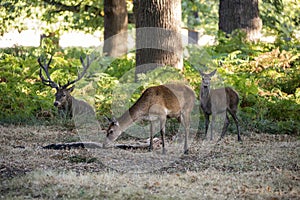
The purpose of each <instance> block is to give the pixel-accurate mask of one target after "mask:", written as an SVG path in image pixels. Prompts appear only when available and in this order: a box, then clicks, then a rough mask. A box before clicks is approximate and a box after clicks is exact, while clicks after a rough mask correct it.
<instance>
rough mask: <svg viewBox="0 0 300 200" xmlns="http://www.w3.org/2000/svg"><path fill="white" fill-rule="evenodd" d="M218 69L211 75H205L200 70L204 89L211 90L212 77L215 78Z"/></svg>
mask: <svg viewBox="0 0 300 200" xmlns="http://www.w3.org/2000/svg"><path fill="white" fill-rule="evenodd" d="M216 71H217V70H216V69H215V70H214V71H212V72H211V73H209V74H205V73H203V72H202V71H201V70H199V72H200V75H201V77H202V86H203V87H204V88H209V87H210V80H211V77H213V76H214V75H215V74H216Z"/></svg>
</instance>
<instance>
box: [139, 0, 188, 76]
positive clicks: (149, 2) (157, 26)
mask: <svg viewBox="0 0 300 200" xmlns="http://www.w3.org/2000/svg"><path fill="white" fill-rule="evenodd" d="M134 13H135V19H136V30H137V31H136V49H137V50H136V78H137V76H138V74H140V73H145V72H147V71H149V70H151V69H154V68H156V67H158V66H162V65H170V66H173V67H176V68H179V69H182V67H183V63H182V41H181V1H180V0H135V1H134Z"/></svg>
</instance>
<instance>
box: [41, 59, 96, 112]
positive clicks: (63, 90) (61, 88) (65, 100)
mask: <svg viewBox="0 0 300 200" xmlns="http://www.w3.org/2000/svg"><path fill="white" fill-rule="evenodd" d="M51 61H52V56H51V58H50V60H49V61H48V63H46V60H44V63H42V61H41V56H40V57H39V58H38V63H39V65H40V73H39V75H40V78H41V79H42V82H43V84H44V85H47V86H50V87H51V88H55V89H56V93H55V101H54V106H55V107H57V108H58V109H59V110H70V105H71V102H72V98H73V97H72V96H71V92H72V91H73V90H74V88H75V85H73V86H71V87H69V86H70V85H72V84H74V83H76V82H77V81H79V80H80V79H81V78H82V77H83V76H84V74H85V73H86V71H87V69H88V68H89V66H90V64H91V62H92V61H91V60H90V58H89V57H88V56H87V63H86V64H85V63H84V60H83V58H82V57H80V61H81V64H82V66H83V71H82V72H81V73H80V74H78V77H77V79H75V80H73V81H68V82H67V83H66V84H64V85H60V84H57V83H55V82H54V81H53V80H52V79H51V77H50V74H49V71H48V70H49V66H50V64H51ZM42 70H43V71H44V72H45V74H46V77H47V78H45V77H44V76H43V73H42Z"/></svg>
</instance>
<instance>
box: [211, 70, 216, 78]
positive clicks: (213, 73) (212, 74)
mask: <svg viewBox="0 0 300 200" xmlns="http://www.w3.org/2000/svg"><path fill="white" fill-rule="evenodd" d="M216 72H217V69H215V70H214V71H212V72H211V73H210V74H209V76H210V77H212V76H214V75H215V74H216Z"/></svg>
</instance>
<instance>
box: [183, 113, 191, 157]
mask: <svg viewBox="0 0 300 200" xmlns="http://www.w3.org/2000/svg"><path fill="white" fill-rule="evenodd" d="M181 122H182V124H183V126H184V130H185V138H184V154H188V153H189V149H188V137H189V132H190V116H189V115H185V114H184V113H181Z"/></svg>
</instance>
